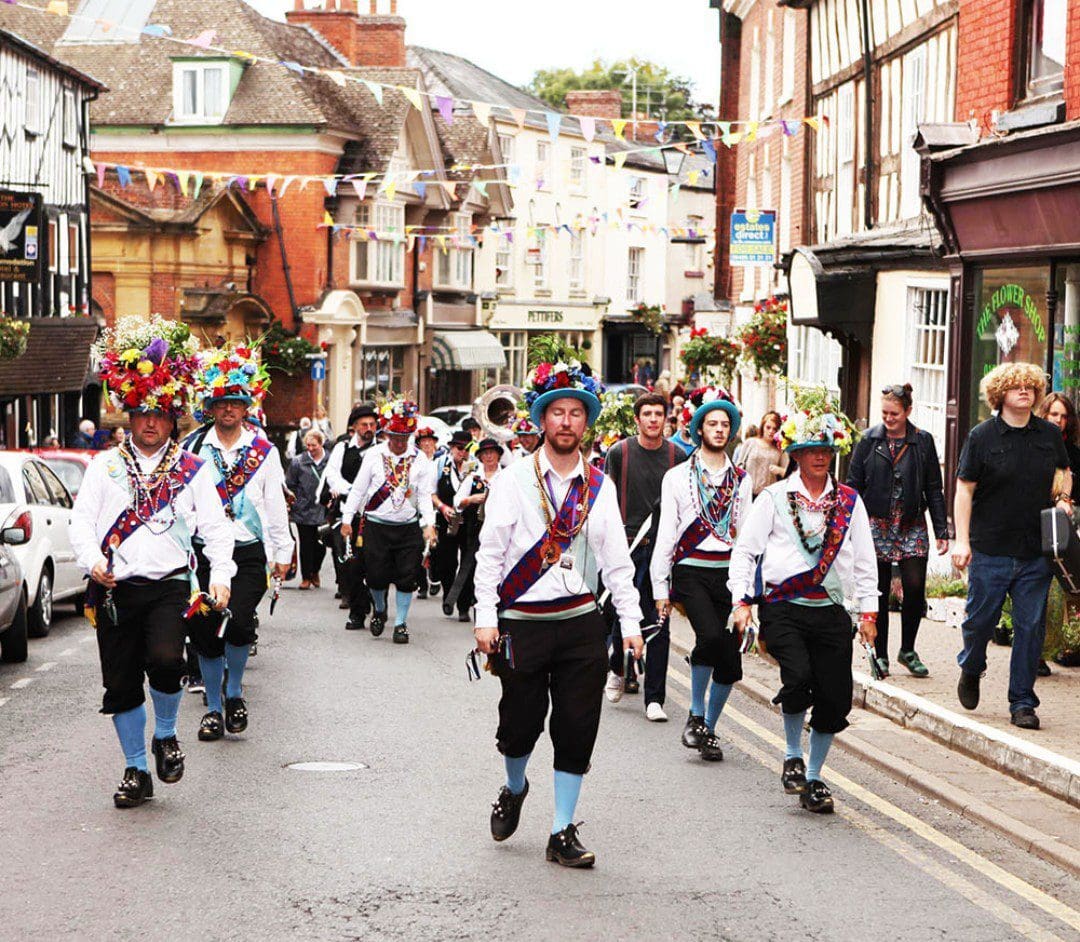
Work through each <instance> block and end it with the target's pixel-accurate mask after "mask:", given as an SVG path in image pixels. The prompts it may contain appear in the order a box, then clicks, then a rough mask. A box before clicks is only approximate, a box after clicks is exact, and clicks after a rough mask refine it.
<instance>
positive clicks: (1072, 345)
mask: <svg viewBox="0 0 1080 942" xmlns="http://www.w3.org/2000/svg"><path fill="white" fill-rule="evenodd" d="M928 171H929V173H928V175H927V176H926V177H925V179H927V180H928V181H929V196H930V203H931V206H932V208H933V211H934V214H935V216H936V219H937V223H938V227H939V229H940V230H941V231H942V233H943V234H944V236H945V240H946V246H947V248H948V252H949V255H948V261H949V262H950V264H951V291H952V296H953V297H952V299H953V307H954V309H955V310H956V311H957V316H956V317H954V318H953V322H952V325H951V333H952V336H951V338H950V364H949V366H950V369H949V397H948V403H947V409H946V467H947V468H955V467H956V462H957V459H958V457H959V453H960V448H961V447H962V445H963V442H964V438H965V437H966V435H967V432H968V431H969V430H970V428H971V427H972V426H973V425H975V424H976V423H978V422H980V421H982V420H983V419H985V418H987V416H988V415H989V409H988V407H987V406H986V404H985V403H983V402H982V401H981V400H980V397H979V383H980V381H981V379H982V378H983V376H985V375H986V374H987V373H988V372H989V371H990V370H992V369H993V368H994V367H995V366H997V365H998V364H1000V363H1017V362H1029V363H1037V364H1039V365H1040V366H1042V367H1043V368H1044V369H1045V370H1046V372H1047V383H1048V389H1053V390H1056V391H1059V392H1063V393H1065V394H1066V395H1067V396H1069V397H1070V398H1071V399H1073V401H1074V402H1075V401H1077V398H1078V396H1080V365H1078V362H1077V359H1078V354H1080V122H1074V123H1072V124H1070V125H1065V126H1061V127H1058V128H1051V129H1049V130H1039V131H1035V132H1026V133H1022V134H1017V135H1014V136H1012V137H1008V138H1004V139H1001V140H995V141H990V142H986V143H981V144H975V145H971V146H968V147H963V148H958V149H956V150H952V151H948V152H945V153H941V154H935V155H933V156H931V157H930V158H929V159H928Z"/></svg>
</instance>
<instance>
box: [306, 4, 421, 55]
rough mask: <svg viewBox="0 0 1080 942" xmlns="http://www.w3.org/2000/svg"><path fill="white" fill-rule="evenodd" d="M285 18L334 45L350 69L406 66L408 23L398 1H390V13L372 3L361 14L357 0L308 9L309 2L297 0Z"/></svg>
mask: <svg viewBox="0 0 1080 942" xmlns="http://www.w3.org/2000/svg"><path fill="white" fill-rule="evenodd" d="M294 3H295V6H294V8H293V9H292V10H289V11H287V12H286V14H285V18H286V19H287V20H288V21H289V22H290V23H293V24H296V25H300V26H310V27H311V28H312V29H313V30H315V31H316V32H318V33H319V35H320V36H322V37H323V38H324V39H325V40H326V41H327V42H328V43H330V45H332V46H333V47H334V48H335V49H336V50H337V51H338V52H339V53H341V55H342V56H344V57H345V58H346V59H347V60H348V61H349V64H350V65H353V66H367V65H371V66H382V67H384V68H400V67H403V66H404V65H405V20H404V19H403V18H402V17H400V16H398V15H397V0H389V13H382V14H381V13H379V0H368V12H367V13H364V14H361V13H360V12H359V10H358V9H357V0H322V3H321V5H317V6H314V7H312V8H310V9H309V8H306V0H294Z"/></svg>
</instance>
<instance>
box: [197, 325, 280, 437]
mask: <svg viewBox="0 0 1080 942" xmlns="http://www.w3.org/2000/svg"><path fill="white" fill-rule="evenodd" d="M199 367H200V368H199V372H198V375H197V376H196V379H195V383H196V387H197V390H198V392H197V395H198V399H199V407H198V409H197V410H196V413H195V418H196V419H198V420H199V421H200V422H202V421H206V420H207V419H209V418H210V407H211V406H212V405H213V404H214V403H215V402H227V401H230V400H231V401H234V402H243V403H245V404H247V405H249V406H259V405H261V404H262V401H263V398H264V397H265V396H266V391H267V389H268V388H269V387H270V374H269V373H268V372H267V370H266V367H265V366H263V365H262V363H260V362H259V356H258V351H257V350H256V349H255V348H254V347H252V346H247V345H243V344H237V345H235V346H226V347H219V348H217V349H214V350H206V351H204V352H203V353H202V354H201V355H200V357H199Z"/></svg>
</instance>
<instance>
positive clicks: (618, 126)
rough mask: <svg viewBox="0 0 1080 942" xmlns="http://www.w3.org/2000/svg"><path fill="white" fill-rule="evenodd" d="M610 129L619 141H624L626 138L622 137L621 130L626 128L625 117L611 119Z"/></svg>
mask: <svg viewBox="0 0 1080 942" xmlns="http://www.w3.org/2000/svg"><path fill="white" fill-rule="evenodd" d="M611 130H613V131H614V132H615V136H616V137H617V138H618V139H619V140H620V141H625V140H626V138H625V137H623V131H625V130H626V119H625V118H616V119H615V120H613V121H612V122H611Z"/></svg>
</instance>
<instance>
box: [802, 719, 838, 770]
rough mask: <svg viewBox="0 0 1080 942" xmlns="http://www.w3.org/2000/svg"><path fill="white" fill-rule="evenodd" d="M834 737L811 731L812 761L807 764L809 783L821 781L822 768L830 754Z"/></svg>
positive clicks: (829, 734)
mask: <svg viewBox="0 0 1080 942" xmlns="http://www.w3.org/2000/svg"><path fill="white" fill-rule="evenodd" d="M833 735H834V734H833V733H819V732H818V731H817V730H816V729H812V730H810V761H809V762H808V763H807V764H806V779H807V781H810V782H813V781H818V782H820V781H821V767H822V766H823V765H824V764H825V757H826V756H827V755H828V754H829V746H831V745H832V741H833Z"/></svg>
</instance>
